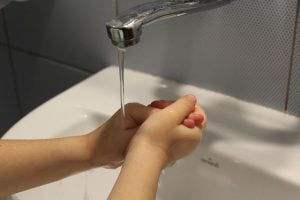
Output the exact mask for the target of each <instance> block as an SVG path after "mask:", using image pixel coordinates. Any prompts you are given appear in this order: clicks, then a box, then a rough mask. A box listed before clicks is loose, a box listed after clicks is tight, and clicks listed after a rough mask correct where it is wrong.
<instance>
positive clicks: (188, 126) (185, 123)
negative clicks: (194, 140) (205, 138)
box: [182, 119, 196, 128]
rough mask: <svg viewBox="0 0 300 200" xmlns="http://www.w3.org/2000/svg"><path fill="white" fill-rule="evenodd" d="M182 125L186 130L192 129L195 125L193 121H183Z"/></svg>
mask: <svg viewBox="0 0 300 200" xmlns="http://www.w3.org/2000/svg"><path fill="white" fill-rule="evenodd" d="M182 124H183V125H185V126H186V127H187V128H194V127H195V124H196V123H195V121H194V120H193V119H184V120H183V122H182Z"/></svg>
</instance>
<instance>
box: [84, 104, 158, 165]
mask: <svg viewBox="0 0 300 200" xmlns="http://www.w3.org/2000/svg"><path fill="white" fill-rule="evenodd" d="M154 110H156V109H154V108H151V107H147V106H144V105H141V104H138V103H130V104H127V105H126V106H125V113H126V114H125V115H126V118H125V120H124V118H123V117H122V112H121V110H119V111H117V112H116V113H115V114H114V115H113V116H112V117H111V118H110V119H109V120H108V121H106V122H105V123H104V124H103V125H102V126H101V127H99V128H97V129H96V130H94V131H93V132H91V133H90V134H88V135H87V145H86V146H87V148H88V152H90V157H91V159H90V160H91V161H92V163H91V165H92V166H93V167H98V166H104V167H107V168H117V167H119V166H120V165H122V163H123V160H124V156H125V151H126V148H127V146H128V144H129V142H130V140H131V138H132V137H133V135H134V134H135V133H136V131H137V128H138V127H139V126H140V125H141V124H142V123H143V122H144V121H145V120H146V119H147V118H148V117H149V115H150V114H151V113H152V112H154Z"/></svg>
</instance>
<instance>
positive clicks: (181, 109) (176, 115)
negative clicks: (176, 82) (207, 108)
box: [163, 94, 197, 124]
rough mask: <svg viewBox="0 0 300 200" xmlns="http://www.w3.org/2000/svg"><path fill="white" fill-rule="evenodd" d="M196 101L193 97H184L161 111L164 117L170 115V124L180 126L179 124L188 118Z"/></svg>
mask: <svg viewBox="0 0 300 200" xmlns="http://www.w3.org/2000/svg"><path fill="white" fill-rule="evenodd" d="M196 102H197V99H196V97H195V96H193V95H190V94H189V95H185V96H183V97H181V98H180V99H178V100H177V101H175V102H174V103H173V104H171V105H170V106H168V107H166V108H165V109H163V113H164V114H166V115H171V117H172V119H170V120H172V122H174V123H176V124H181V122H182V121H183V120H184V119H185V118H186V116H188V115H189V114H190V113H191V112H192V111H193V110H194V109H195V105H196Z"/></svg>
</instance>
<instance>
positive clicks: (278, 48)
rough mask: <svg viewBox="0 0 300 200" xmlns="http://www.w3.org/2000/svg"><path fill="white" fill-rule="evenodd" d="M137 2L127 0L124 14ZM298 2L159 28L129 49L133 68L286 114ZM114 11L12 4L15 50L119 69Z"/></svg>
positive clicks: (251, 4)
mask: <svg viewBox="0 0 300 200" xmlns="http://www.w3.org/2000/svg"><path fill="white" fill-rule="evenodd" d="M143 1H144V0H143ZM137 2H141V0H134V1H129V0H125V1H121V6H122V8H125V7H129V6H131V5H134V4H135V3H137ZM296 2H297V0H289V1H261V0H253V1H250V0H237V1H235V2H233V3H232V4H231V5H229V6H226V7H224V8H220V9H217V10H213V11H208V12H203V13H197V14H193V15H190V16H185V17H182V18H177V19H173V20H169V21H165V22H159V23H156V24H153V25H151V26H149V27H146V28H144V30H143V35H142V38H141V43H140V44H139V45H137V46H136V47H132V48H129V49H128V52H127V58H126V61H127V62H126V63H127V66H133V68H134V69H137V70H140V71H145V72H148V73H152V74H156V75H160V76H166V77H168V78H171V79H174V80H177V81H181V82H186V83H190V84H194V85H197V86H200V87H205V88H208V89H211V90H215V91H218V92H222V93H226V94H229V95H232V96H235V97H237V98H241V99H244V100H248V101H253V102H256V103H259V104H263V105H267V106H270V107H273V108H276V109H280V110H282V109H283V107H284V100H285V89H286V80H287V74H288V72H287V69H288V64H289V55H290V50H291V44H292V42H291V40H292V34H293V22H294V18H295V8H296ZM110 4H111V2H109V1H98V0H91V1H89V2H88V3H87V2H86V1H80V0H56V1H30V2H26V3H23V4H17V3H16V4H11V5H9V6H8V7H7V8H5V11H6V18H7V21H8V27H9V35H10V39H11V42H12V45H14V46H17V47H20V48H24V49H27V50H30V51H33V52H38V53H40V54H43V55H47V56H49V57H52V58H55V59H58V60H62V61H64V62H66V63H70V64H72V65H76V66H80V67H83V68H86V69H88V70H91V71H96V70H99V69H100V68H101V67H102V66H106V65H108V64H111V63H115V60H114V58H115V57H114V50H113V48H112V46H111V45H110V42H109V41H108V39H107V36H106V31H105V26H104V24H105V22H106V21H107V20H109V19H110V18H111V14H110V13H111V9H110V7H111V5H110ZM21 33H22V34H21Z"/></svg>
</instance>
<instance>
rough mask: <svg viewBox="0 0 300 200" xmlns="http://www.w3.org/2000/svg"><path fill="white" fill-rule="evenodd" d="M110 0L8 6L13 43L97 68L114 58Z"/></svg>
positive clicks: (73, 62) (56, 0)
mask: <svg viewBox="0 0 300 200" xmlns="http://www.w3.org/2000/svg"><path fill="white" fill-rule="evenodd" d="M108 4H109V2H108V1H98V0H90V1H88V2H86V1H81V0H55V1H52V0H49V1H28V2H24V3H12V4H10V5H9V6H7V7H6V8H5V15H6V18H7V22H8V30H9V35H10V40H11V44H12V45H13V46H16V47H19V48H23V49H26V50H29V51H32V52H36V53H39V54H42V55H47V56H49V57H51V58H55V59H57V60H61V61H64V62H65V63H68V64H71V65H75V66H80V67H83V68H86V69H88V70H91V71H97V70H99V69H100V68H101V67H104V66H107V65H108V64H110V63H111V61H112V53H111V51H112V48H113V47H112V45H110V41H109V40H108V39H106V29H105V22H106V21H107V20H108V19H110V18H111V9H109V7H108Z"/></svg>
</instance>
